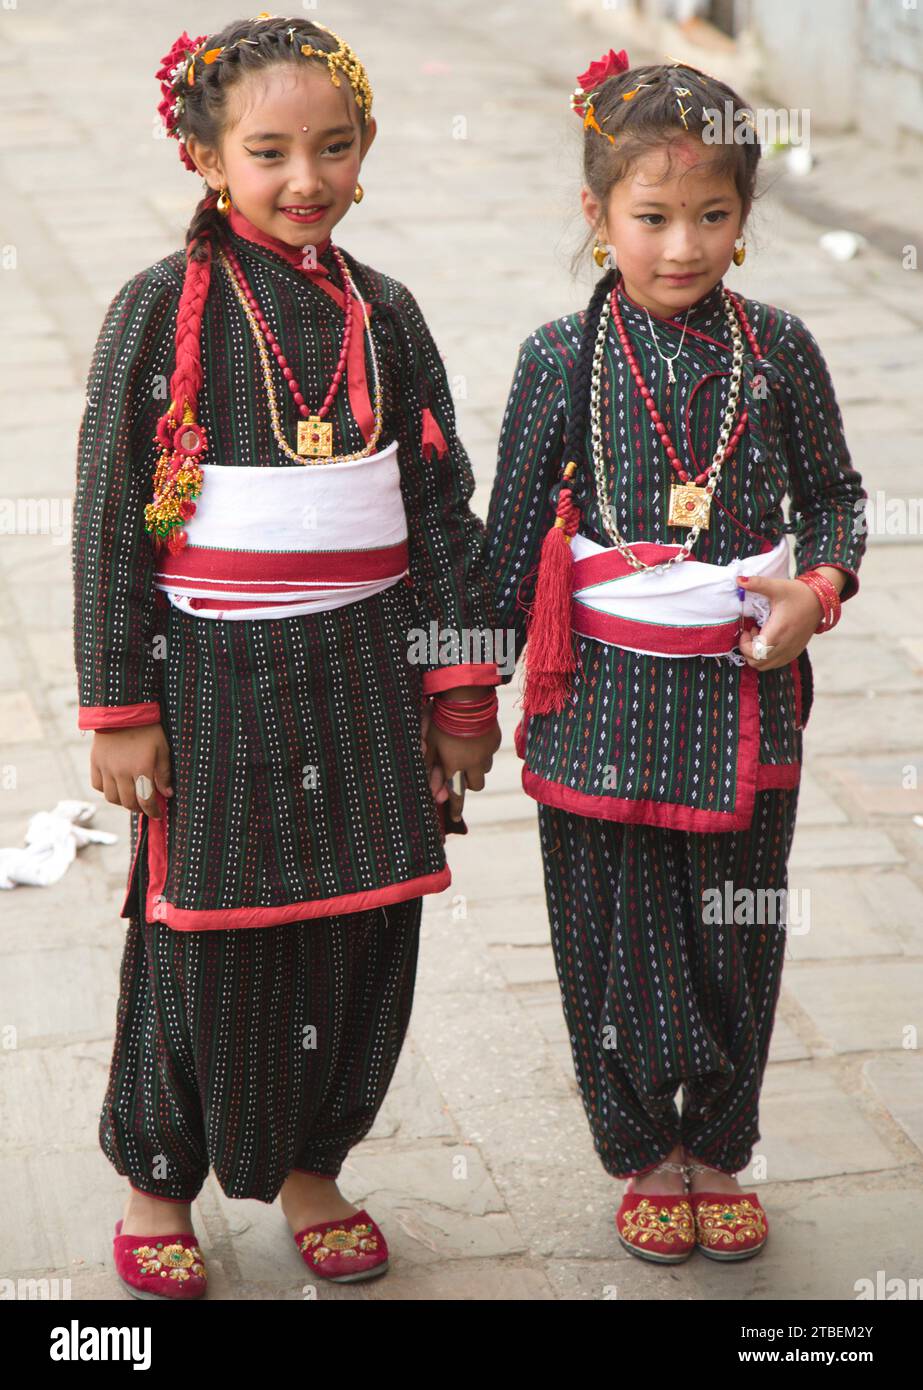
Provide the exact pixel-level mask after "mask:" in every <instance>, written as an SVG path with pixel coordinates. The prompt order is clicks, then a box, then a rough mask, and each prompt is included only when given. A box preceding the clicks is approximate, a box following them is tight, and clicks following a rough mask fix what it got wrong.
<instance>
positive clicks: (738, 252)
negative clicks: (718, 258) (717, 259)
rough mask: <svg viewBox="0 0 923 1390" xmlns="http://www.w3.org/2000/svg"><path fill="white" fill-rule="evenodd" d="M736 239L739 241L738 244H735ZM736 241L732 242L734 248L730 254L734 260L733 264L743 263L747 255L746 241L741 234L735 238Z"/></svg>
mask: <svg viewBox="0 0 923 1390" xmlns="http://www.w3.org/2000/svg"><path fill="white" fill-rule="evenodd" d="M737 241H739V242H740V245H739V246H738V245H737ZM737 241H735V242H734V250H733V252H732V254H731V260H732V261H733V262H734V264H735V265H743V263H744V260H745V258H746V255H747V243H746V241H745V240H744V239H743V237H742V236H739V237H738V238H737Z"/></svg>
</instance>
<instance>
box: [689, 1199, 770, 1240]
mask: <svg viewBox="0 0 923 1390" xmlns="http://www.w3.org/2000/svg"><path fill="white" fill-rule="evenodd" d="M695 1216H696V1238H697V1240H698V1241H699V1243H700V1244H701V1245H709V1246H712V1245H714V1246H717V1245H724V1246H728V1245H742V1244H743V1243H744V1242H745V1241H751V1240H761V1239H765V1237H766V1235H767V1229H766V1219H765V1215H764V1213H763V1209H762V1207H758V1206H757V1207H755V1206H754V1205H753V1203H752V1202H751V1201H750V1200H749V1198H746V1197H745V1198H743V1200H742V1201H739V1202H699V1203H697V1205H696V1212H695Z"/></svg>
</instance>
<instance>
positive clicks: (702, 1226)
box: [688, 1163, 769, 1260]
mask: <svg viewBox="0 0 923 1390" xmlns="http://www.w3.org/2000/svg"><path fill="white" fill-rule="evenodd" d="M688 1166H689V1171H690V1173H707V1172H714V1171H716V1170H714V1169H709V1168H708V1167H707V1166H705V1165H703V1164H701V1163H692V1164H690V1165H688ZM717 1171H721V1170H717ZM689 1200H690V1202H691V1203H692V1211H693V1216H694V1218H695V1235H696V1244H697V1245H698V1247H699V1249H700V1250H701V1252H702V1254H703V1255H707V1256H708V1258H709V1259H710V1260H748V1259H749V1258H750V1256H751V1255H757V1254H759V1252H760V1251H761V1250H762V1248H763V1246H764V1245H765V1244H766V1237H767V1236H768V1234H769V1223H768V1222H767V1220H766V1213H765V1211H764V1210H763V1208H762V1206H761V1205H760V1199H759V1197H758V1196H757V1195H756V1193H755V1192H742V1193H740V1194H739V1195H738V1194H737V1193H727V1192H690V1194H689Z"/></svg>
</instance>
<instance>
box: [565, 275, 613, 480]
mask: <svg viewBox="0 0 923 1390" xmlns="http://www.w3.org/2000/svg"><path fill="white" fill-rule="evenodd" d="M617 276H618V271H616V270H607V271H606V273H605V275H604V276H603V277H602V279H601V280H599V281H598V283H597V285H596V287H595V289H594V290H593V294H592V296H591V298H590V302H589V304H588V305H587V309H586V318H585V319H584V323H583V330H582V332H581V336H580V347H579V348H578V350H577V360H576V362H575V364H574V369H573V375H572V377H571V391H570V408H569V410H568V413H567V424H566V426H565V431H564V457H563V460H562V468H563V467H564V466H565V465H566V464H568V463H569V462H570V461H571V460H573V461H574V463H576V465H577V471H576V473H575V474H574V476H573V478H572V480H571V484H570V486H571V490H572V495H573V498H574V501H575V502H577V501H578V495H579V492H580V491H582V489H583V487H584V486H585V484H586V483H587V481H588V478H589V476H590V472H591V469H590V468H589V467H588V465H589V463H590V460H588V459H587V457H586V436H587V425H588V424H589V416H590V386H591V384H592V377H593V349H594V347H595V346H596V334H597V332H598V331H599V320H600V318H601V317H602V311H603V304H604V302H605V299H606V296H607V295H608V294H609V293H610V292H611V290H612V287H613V286H614V284H615V282H616V278H617ZM560 486H561V484H560V482H559V483H558V484H557V487H556V489H555V491H554V492H553V494H552V495H553V497H554V499H555V501H557V497H558V494H559V491H560ZM578 505H579V503H578Z"/></svg>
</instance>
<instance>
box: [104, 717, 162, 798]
mask: <svg viewBox="0 0 923 1390" xmlns="http://www.w3.org/2000/svg"><path fill="white" fill-rule="evenodd" d="M142 775H143V776H145V777H147V778H148V780H149V781H150V782H151V784H152V790H151V795H150V796H149V797H145V798H143V799H141V798H139V796H138V794H137V792H136V790H135V778H136V777H140V776H142ZM170 780H171V779H170V745H169V744H168V743H167V738H166V734H165V733H164V731H163V726H162V725H161V724H143V725H141V726H140V727H139V728H136V729H97V730H96V731H95V733H94V735H93V747H92V748H91V750H90V785H91V786H92V787H94V788H95V790H96V791H98V792H103V793H104V795H105V797H106V800H107V801H111V802H112V804H113V805H114V806H124V807H125V809H126V811H142V812H143V813H144V815H146V816H150V818H151V820H160V806H159V803H158V801H157V798H156V795H155V792H156V791H159V792H161V793H162V794H163V795H164V796H172V795H173V788H172V786H171V785H170Z"/></svg>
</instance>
